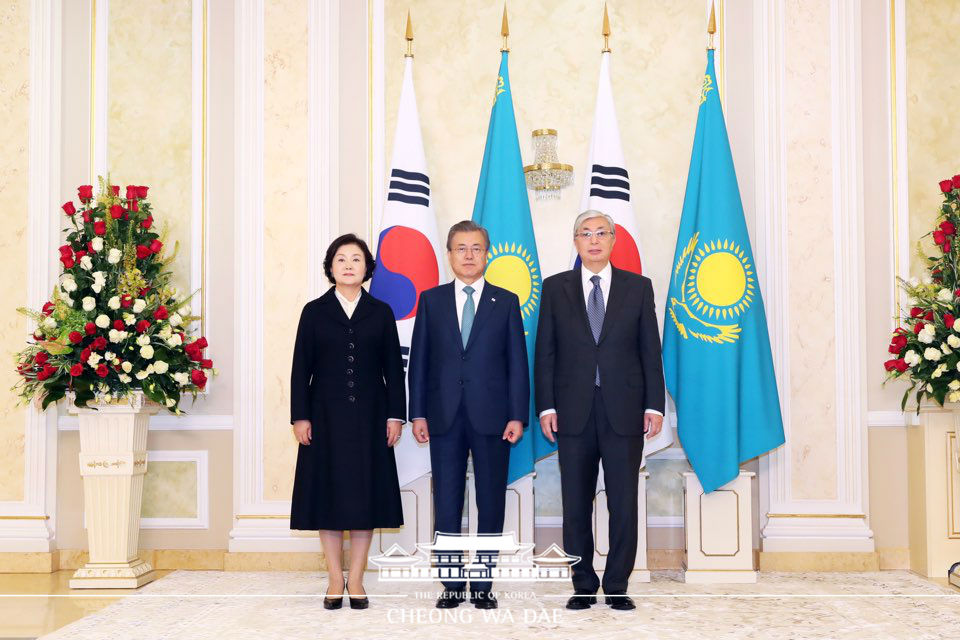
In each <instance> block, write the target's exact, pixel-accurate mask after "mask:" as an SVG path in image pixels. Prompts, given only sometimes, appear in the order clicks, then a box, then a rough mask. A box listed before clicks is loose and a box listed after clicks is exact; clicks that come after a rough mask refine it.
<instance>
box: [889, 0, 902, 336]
mask: <svg viewBox="0 0 960 640" xmlns="http://www.w3.org/2000/svg"><path fill="white" fill-rule="evenodd" d="M889 16H890V20H889V22H890V34H889V39H888V48H889V50H890V62H889V68H890V204H891V212H892V217H893V229H892V234H893V237H892V238H891V241H892V244H893V308H894V311H895V312H896V315H897V318H898V319H899V317H900V315H901V307H900V287H898V286H897V276H898V275H899V274H900V203H899V200H900V184H899V177H900V171H899V162H898V159H897V154H898V147H897V138H898V137H899V127H898V125H897V117H898V114H897V45H898V42H897V0H890V12H889ZM895 322H896V323H897V324H899V320H897V321H895ZM894 326H896V325H894Z"/></svg>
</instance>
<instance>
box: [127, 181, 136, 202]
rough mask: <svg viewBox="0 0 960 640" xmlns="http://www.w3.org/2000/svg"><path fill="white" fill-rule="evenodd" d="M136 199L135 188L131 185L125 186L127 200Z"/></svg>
mask: <svg viewBox="0 0 960 640" xmlns="http://www.w3.org/2000/svg"><path fill="white" fill-rule="evenodd" d="M136 197H137V188H136V187H135V186H134V185H132V184H128V185H127V200H133V199H134V198H136Z"/></svg>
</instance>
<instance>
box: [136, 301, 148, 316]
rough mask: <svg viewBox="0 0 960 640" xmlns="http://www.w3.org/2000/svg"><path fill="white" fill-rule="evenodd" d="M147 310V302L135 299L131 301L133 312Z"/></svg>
mask: <svg viewBox="0 0 960 640" xmlns="http://www.w3.org/2000/svg"><path fill="white" fill-rule="evenodd" d="M146 308H147V301H146V300H144V299H143V298H137V299H136V300H134V301H133V312H134V313H140V312H142V311H143V310H144V309H146Z"/></svg>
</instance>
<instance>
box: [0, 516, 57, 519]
mask: <svg viewBox="0 0 960 640" xmlns="http://www.w3.org/2000/svg"><path fill="white" fill-rule="evenodd" d="M49 519H50V516H10V515H3V516H0V520H49Z"/></svg>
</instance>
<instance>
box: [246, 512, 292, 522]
mask: <svg viewBox="0 0 960 640" xmlns="http://www.w3.org/2000/svg"><path fill="white" fill-rule="evenodd" d="M233 517H234V518H236V519H237V520H289V519H290V516H285V515H281V514H278V513H270V514H266V515H255V514H250V513H238V514H237V515H235V516H233Z"/></svg>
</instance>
